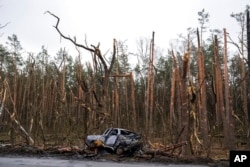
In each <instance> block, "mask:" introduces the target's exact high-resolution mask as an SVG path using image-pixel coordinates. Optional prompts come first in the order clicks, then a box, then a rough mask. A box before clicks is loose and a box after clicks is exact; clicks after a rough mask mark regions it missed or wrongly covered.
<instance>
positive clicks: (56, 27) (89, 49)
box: [44, 11, 95, 52]
mask: <svg viewBox="0 0 250 167" xmlns="http://www.w3.org/2000/svg"><path fill="white" fill-rule="evenodd" d="M46 13H49V14H50V15H51V16H54V17H55V18H56V19H57V23H56V25H55V26H54V27H55V29H56V30H57V32H58V33H59V34H60V36H61V37H63V38H64V39H67V40H69V41H71V42H72V43H73V44H74V45H75V46H78V47H80V48H83V49H86V50H88V51H90V52H95V50H93V49H91V48H88V47H86V46H84V45H81V44H79V43H77V42H76V40H73V39H71V38H70V37H66V36H65V35H63V33H62V32H61V31H60V30H59V28H58V25H59V22H60V18H59V17H58V16H56V15H55V14H53V13H51V12H50V11H46V12H45V13H44V14H46Z"/></svg>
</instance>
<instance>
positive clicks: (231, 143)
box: [223, 28, 235, 150]
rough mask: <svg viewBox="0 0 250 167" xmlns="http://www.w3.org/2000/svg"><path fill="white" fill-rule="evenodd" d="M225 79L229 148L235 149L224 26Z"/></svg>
mask: <svg viewBox="0 0 250 167" xmlns="http://www.w3.org/2000/svg"><path fill="white" fill-rule="evenodd" d="M223 31H224V79H225V91H224V92H225V110H226V120H227V123H228V124H229V129H230V130H229V136H228V137H229V148H230V149H231V150H232V149H234V148H235V147H234V143H235V134H234V127H235V125H234V120H233V116H232V106H230V105H231V103H230V92H229V82H228V67H227V31H226V29H225V28H224V29H223Z"/></svg>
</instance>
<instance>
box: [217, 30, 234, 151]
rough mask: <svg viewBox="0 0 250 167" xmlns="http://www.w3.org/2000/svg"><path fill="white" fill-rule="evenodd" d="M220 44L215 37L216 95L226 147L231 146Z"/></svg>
mask: <svg viewBox="0 0 250 167" xmlns="http://www.w3.org/2000/svg"><path fill="white" fill-rule="evenodd" d="M218 48H219V46H218V40H217V36H216V35H215V38H214V54H215V78H216V95H217V96H216V97H217V103H218V105H217V107H218V108H217V110H218V111H219V112H220V114H221V119H222V124H223V133H224V147H225V148H229V130H230V129H229V128H228V127H229V124H228V122H227V119H226V113H225V107H224V96H223V85H222V84H223V80H222V73H221V68H220V59H219V49H218Z"/></svg>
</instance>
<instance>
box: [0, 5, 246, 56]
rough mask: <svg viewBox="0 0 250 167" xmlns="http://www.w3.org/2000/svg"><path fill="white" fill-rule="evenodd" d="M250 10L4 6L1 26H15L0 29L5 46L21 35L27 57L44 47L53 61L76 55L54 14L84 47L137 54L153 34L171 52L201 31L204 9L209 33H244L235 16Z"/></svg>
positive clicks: (0, 10)
mask: <svg viewBox="0 0 250 167" xmlns="http://www.w3.org/2000/svg"><path fill="white" fill-rule="evenodd" d="M247 4H248V5H249V4H250V3H249V0H0V16H1V17H0V24H1V25H4V24H5V23H7V22H10V23H9V24H8V26H7V27H5V28H4V29H0V34H2V33H3V35H2V36H1V37H0V43H1V44H5V42H6V41H7V37H8V36H11V35H12V34H16V35H17V37H18V38H19V40H20V42H21V44H22V46H23V48H24V49H25V50H26V51H27V52H34V53H38V52H39V51H41V46H42V45H44V46H45V48H47V49H48V51H49V54H51V55H53V54H55V53H56V52H57V51H58V50H59V49H60V48H63V47H66V49H67V50H68V51H69V53H70V54H76V52H75V49H74V47H73V44H71V43H70V42H68V41H66V40H64V39H62V40H60V37H59V34H58V33H57V32H56V30H55V28H53V26H54V25H55V24H56V19H55V18H54V17H52V16H51V15H49V14H44V12H45V11H48V10H49V11H50V12H52V13H54V14H55V15H57V16H58V17H60V18H61V22H60V25H59V28H60V29H61V31H62V32H63V33H64V34H65V35H67V36H71V37H74V36H76V38H77V41H78V42H79V43H83V44H84V39H85V35H86V36H87V41H88V43H89V44H93V45H97V43H98V42H100V43H101V50H102V51H103V52H105V51H107V50H108V49H110V48H112V41H113V38H116V39H117V40H122V41H124V40H127V44H128V45H129V48H135V45H136V39H139V38H140V37H151V34H152V31H155V43H156V45H158V46H160V47H161V48H163V49H164V50H167V49H169V48H170V44H169V43H170V41H171V40H172V39H176V38H178V34H180V33H182V34H185V33H187V28H188V27H193V28H196V27H198V26H199V24H198V20H197V18H198V15H197V13H198V12H199V11H201V10H202V9H203V8H204V9H205V11H207V12H209V14H210V27H209V28H211V29H221V30H222V29H223V28H226V29H227V31H228V32H229V33H230V34H235V33H237V32H239V31H240V29H239V25H238V24H237V23H236V21H235V20H234V19H233V18H231V17H230V14H231V13H232V12H234V13H238V12H242V11H244V10H245V8H246V5H247Z"/></svg>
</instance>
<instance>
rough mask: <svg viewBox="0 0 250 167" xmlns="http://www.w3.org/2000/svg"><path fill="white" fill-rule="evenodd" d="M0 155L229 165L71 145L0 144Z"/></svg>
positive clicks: (216, 161) (173, 156) (204, 160)
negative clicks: (123, 153) (112, 152)
mask: <svg viewBox="0 0 250 167" xmlns="http://www.w3.org/2000/svg"><path fill="white" fill-rule="evenodd" d="M0 156H31V157H56V158H66V159H78V160H81V159H82V160H84V159H86V160H87V159H88V160H96V161H98V160H102V159H105V160H109V161H115V162H117V161H121V162H149V163H151V162H157V163H164V164H167V163H168V164H169V163H172V164H173V163H174V164H206V165H209V166H229V161H228V160H227V159H211V158H203V157H199V156H192V157H188V158H187V157H179V156H176V155H168V154H159V153H157V154H147V153H146V152H141V153H136V154H134V155H133V156H130V157H127V156H124V155H120V156H118V155H116V154H109V153H106V152H105V151H99V152H98V154H96V152H95V151H91V150H88V149H84V148H80V147H77V146H72V147H55V146H51V147H46V148H42V147H33V146H21V145H19V146H18V145H17V146H11V145H4V146H0Z"/></svg>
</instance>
